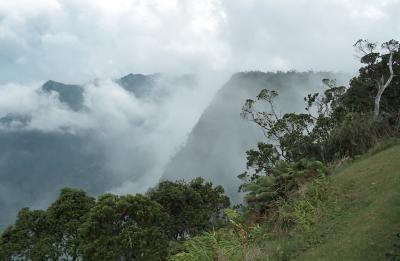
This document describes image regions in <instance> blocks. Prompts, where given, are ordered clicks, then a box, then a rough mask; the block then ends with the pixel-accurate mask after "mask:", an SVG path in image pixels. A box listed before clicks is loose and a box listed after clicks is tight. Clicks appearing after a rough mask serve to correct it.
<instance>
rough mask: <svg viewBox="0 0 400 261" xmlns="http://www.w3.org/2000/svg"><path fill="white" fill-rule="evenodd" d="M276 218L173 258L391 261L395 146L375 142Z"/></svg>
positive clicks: (399, 174) (398, 184)
mask: <svg viewBox="0 0 400 261" xmlns="http://www.w3.org/2000/svg"><path fill="white" fill-rule="evenodd" d="M275 213H276V214H275V215H271V216H268V218H267V219H266V220H265V221H264V222H262V223H261V224H259V226H254V227H251V229H250V230H246V231H247V232H245V233H244V234H243V233H242V234H241V233H238V231H237V229H236V230H234V228H233V227H232V228H229V227H228V228H225V229H222V230H219V231H216V232H215V233H214V232H213V233H208V234H207V233H206V234H204V235H203V236H200V237H196V238H193V239H192V240H189V241H187V242H186V243H185V251H184V252H182V253H180V254H178V255H176V256H174V257H172V258H171V259H170V260H174V261H175V260H176V261H178V260H179V261H182V260H184V261H186V260H205V261H212V260H218V261H226V260H245V261H284V260H285V261H286V260H304V261H312V260H322V261H323V260H327V261H330V260H332V261H333V260H335V261H336V260H337V261H342V260H343V261H351V260H360V261H367V260H388V259H386V257H385V254H386V253H388V252H391V251H392V250H394V248H393V244H394V243H400V242H399V241H400V238H397V237H396V234H397V233H400V144H399V142H398V141H389V142H386V143H383V144H380V145H379V146H377V147H375V148H374V149H373V150H371V151H370V152H368V153H367V154H365V155H363V156H362V157H359V158H358V159H357V160H355V161H352V162H346V163H345V164H343V165H342V166H340V167H337V168H336V170H335V171H334V173H333V174H332V175H330V176H329V177H328V178H320V179H317V180H314V181H313V182H311V183H308V184H307V185H306V186H305V187H304V193H301V194H298V195H297V196H294V197H293V198H291V199H290V200H288V201H285V202H282V204H281V205H280V206H279V208H278V209H277V210H276V212H275ZM244 217H245V216H243V218H244ZM288 220H289V221H292V223H287V222H286V221H288ZM239 222H240V221H239ZM285 224H292V225H289V226H286V225H285ZM245 226H246V225H245ZM245 226H244V227H245ZM247 228H249V227H247ZM243 235H245V236H243ZM242 241H243V242H249V244H246V245H244V244H243V242H242ZM399 250H400V249H399ZM396 260H400V259H396Z"/></svg>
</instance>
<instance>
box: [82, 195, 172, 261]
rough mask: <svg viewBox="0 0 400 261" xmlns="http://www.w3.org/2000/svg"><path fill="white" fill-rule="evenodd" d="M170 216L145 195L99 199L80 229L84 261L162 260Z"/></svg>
mask: <svg viewBox="0 0 400 261" xmlns="http://www.w3.org/2000/svg"><path fill="white" fill-rule="evenodd" d="M167 220H168V216H167V215H166V214H165V213H164V212H163V210H162V208H161V206H160V205H159V204H158V203H156V202H154V201H152V200H150V199H149V198H148V197H146V196H143V195H140V194H138V195H136V196H132V195H127V196H116V195H112V194H105V195H102V196H101V197H99V199H98V202H97V203H96V205H95V206H94V207H93V208H92V209H91V211H90V213H89V216H88V218H87V220H86V222H85V223H84V224H83V225H82V226H81V227H80V230H79V232H80V237H81V240H82V243H81V246H80V249H81V251H82V253H83V257H84V259H85V260H163V259H165V257H166V255H167V247H168V240H167V237H166V234H165V233H164V229H165V226H166V224H167Z"/></svg>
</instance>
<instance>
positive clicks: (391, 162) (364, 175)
mask: <svg viewBox="0 0 400 261" xmlns="http://www.w3.org/2000/svg"><path fill="white" fill-rule="evenodd" d="M332 180H333V182H332V184H333V185H334V186H335V189H337V191H338V192H339V193H338V196H337V199H336V204H337V206H338V208H339V209H341V211H338V212H337V213H335V214H334V216H333V218H331V219H329V220H326V221H325V222H322V223H321V224H319V225H318V226H317V228H316V231H318V234H319V235H318V236H319V237H321V238H322V240H321V243H320V244H317V245H314V246H312V247H310V248H309V249H308V250H306V251H305V252H302V253H300V255H299V256H297V257H295V258H294V259H295V260H307V261H308V260H385V253H386V252H388V251H389V250H391V248H392V245H393V243H394V242H395V234H396V233H399V232H400V146H399V145H397V146H392V147H390V148H388V149H386V150H384V151H381V152H379V153H376V154H374V155H369V156H365V157H362V158H360V159H359V160H357V161H355V162H354V163H353V164H351V165H350V166H348V167H346V168H344V169H342V170H341V171H338V172H337V174H335V175H334V176H333V177H332Z"/></svg>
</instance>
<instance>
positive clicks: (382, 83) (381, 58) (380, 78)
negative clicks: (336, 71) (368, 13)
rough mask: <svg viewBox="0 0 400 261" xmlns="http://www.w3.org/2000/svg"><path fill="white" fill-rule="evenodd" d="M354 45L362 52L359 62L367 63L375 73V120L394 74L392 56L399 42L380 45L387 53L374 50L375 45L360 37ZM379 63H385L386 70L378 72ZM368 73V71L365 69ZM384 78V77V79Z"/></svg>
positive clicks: (369, 68) (396, 50)
mask: <svg viewBox="0 0 400 261" xmlns="http://www.w3.org/2000/svg"><path fill="white" fill-rule="evenodd" d="M354 46H355V47H356V48H357V49H358V50H359V51H360V52H361V53H362V55H363V56H362V57H361V62H362V63H365V64H367V65H368V69H367V70H370V71H373V73H374V74H375V77H376V78H375V79H374V81H375V83H376V89H377V91H376V94H375V98H374V119H375V120H377V119H378V118H379V115H380V107H381V99H382V95H383V93H384V92H385V90H386V89H387V88H388V87H389V85H390V84H391V83H392V80H393V78H394V76H395V73H394V69H393V65H394V62H395V61H394V56H395V54H396V53H397V52H399V42H398V41H396V40H393V39H392V40H390V41H388V42H385V43H383V44H382V45H381V49H382V50H384V51H387V54H380V53H379V52H376V47H377V45H376V44H375V43H371V42H369V41H368V40H364V39H360V40H358V41H357V42H356V43H355V44H354ZM379 64H386V66H387V68H386V72H385V71H383V72H379V71H378V70H377V69H378V67H379ZM367 73H368V71H367ZM385 78H386V79H385Z"/></svg>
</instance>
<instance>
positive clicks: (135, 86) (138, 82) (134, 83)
mask: <svg viewBox="0 0 400 261" xmlns="http://www.w3.org/2000/svg"><path fill="white" fill-rule="evenodd" d="M159 76H160V75H158V74H153V75H143V74H132V73H130V74H128V75H126V76H124V77H122V78H120V79H117V80H116V81H115V82H116V83H118V84H119V85H121V86H122V87H123V88H124V89H125V90H127V91H129V92H132V93H134V94H135V95H136V96H137V97H139V98H141V97H143V96H146V95H149V94H150V92H151V90H152V89H153V87H154V86H155V84H156V80H157V78H158V77H159Z"/></svg>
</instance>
